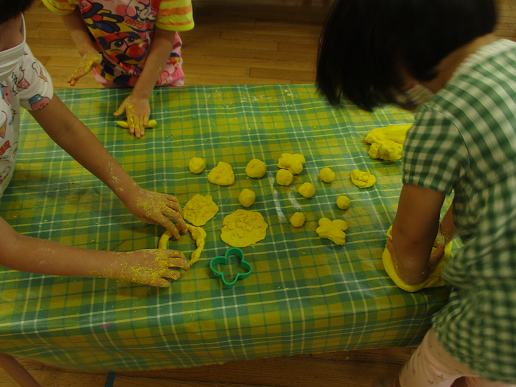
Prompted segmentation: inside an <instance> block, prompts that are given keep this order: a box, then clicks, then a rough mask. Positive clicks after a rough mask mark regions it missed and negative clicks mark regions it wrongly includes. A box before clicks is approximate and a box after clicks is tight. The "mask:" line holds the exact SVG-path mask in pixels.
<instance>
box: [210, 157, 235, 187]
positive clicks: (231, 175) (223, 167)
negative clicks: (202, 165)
mask: <svg viewBox="0 0 516 387" xmlns="http://www.w3.org/2000/svg"><path fill="white" fill-rule="evenodd" d="M208 180H209V181H210V182H212V183H213V184H217V185H222V186H226V185H231V184H233V183H234V182H235V172H233V167H232V166H231V165H229V164H228V163H225V162H224V161H219V163H218V164H217V166H216V167H215V168H213V169H212V170H211V172H210V173H208Z"/></svg>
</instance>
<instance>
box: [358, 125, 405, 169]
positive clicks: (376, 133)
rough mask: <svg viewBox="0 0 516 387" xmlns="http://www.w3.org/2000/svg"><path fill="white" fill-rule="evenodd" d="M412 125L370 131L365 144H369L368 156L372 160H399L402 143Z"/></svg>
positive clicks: (392, 126)
mask: <svg viewBox="0 0 516 387" xmlns="http://www.w3.org/2000/svg"><path fill="white" fill-rule="evenodd" d="M411 126H412V124H405V125H389V126H384V127H382V128H375V129H373V130H371V131H370V132H369V133H368V135H367V136H366V137H365V142H367V143H368V144H371V146H370V148H369V151H368V152H367V153H369V156H371V157H372V158H373V159H383V160H387V161H397V160H399V159H401V154H402V152H403V143H404V142H405V137H406V136H407V131H408V130H409V129H410V127H411Z"/></svg>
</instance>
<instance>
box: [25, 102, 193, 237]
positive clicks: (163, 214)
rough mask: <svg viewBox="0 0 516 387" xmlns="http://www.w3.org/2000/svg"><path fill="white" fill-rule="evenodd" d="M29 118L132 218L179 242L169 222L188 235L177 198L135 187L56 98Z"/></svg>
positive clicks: (93, 137) (114, 161)
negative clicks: (157, 226)
mask: <svg viewBox="0 0 516 387" xmlns="http://www.w3.org/2000/svg"><path fill="white" fill-rule="evenodd" d="M31 114H32V116H33V117H34V118H35V119H36V121H38V123H39V124H40V125H41V127H42V128H43V129H44V130H45V132H47V134H48V135H49V136H50V138H52V140H54V141H55V142H56V143H57V144H58V145H59V146H60V147H61V148H63V149H64V150H65V151H66V152H67V153H68V154H69V155H70V156H72V157H73V158H74V159H75V160H77V161H78V162H79V163H80V164H81V165H82V166H83V167H85V168H86V169H87V170H88V171H90V172H91V173H92V174H94V175H95V176H96V177H97V178H99V179H100V180H101V181H102V182H103V183H104V184H106V185H107V186H108V187H109V188H111V190H112V191H113V192H114V193H115V194H116V195H117V196H118V198H119V199H120V200H121V201H122V203H124V205H125V206H126V207H127V208H128V209H129V211H131V213H132V214H133V215H134V216H136V217H137V218H138V219H140V220H142V221H144V222H147V223H152V224H161V225H162V226H165V227H166V228H167V230H168V231H169V232H170V233H171V234H172V235H173V236H174V237H175V238H179V232H178V231H177V229H176V227H175V226H174V223H173V222H172V221H171V220H170V219H169V218H171V219H174V220H175V221H176V223H177V226H178V227H179V228H180V229H181V231H182V232H183V233H184V232H186V231H187V228H186V223H185V221H184V220H183V217H182V215H181V206H180V205H179V203H178V201H177V198H175V197H174V196H171V195H166V194H162V193H158V192H152V191H147V190H145V189H142V188H141V187H140V186H138V184H136V182H135V181H134V180H133V179H132V178H131V177H130V176H129V175H128V174H127V172H125V171H124V169H123V168H122V167H121V166H120V164H118V162H117V161H116V160H115V159H114V158H113V156H111V154H110V153H109V152H108V150H107V149H106V148H105V147H104V146H103V145H102V144H101V143H100V141H99V140H98V139H97V137H95V135H94V134H93V133H91V131H90V130H89V129H88V128H87V127H86V126H85V125H84V124H83V123H82V122H81V121H80V120H79V119H78V118H77V117H76V116H75V115H74V114H73V113H72V112H71V111H70V110H69V109H68V108H67V107H66V106H65V105H64V104H63V102H62V101H61V100H60V99H59V97H58V96H57V95H55V94H54V96H53V98H52V100H51V101H50V103H49V104H48V105H47V106H45V107H44V108H42V109H40V110H37V111H31Z"/></svg>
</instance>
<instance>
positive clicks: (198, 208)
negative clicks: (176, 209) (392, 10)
mask: <svg viewBox="0 0 516 387" xmlns="http://www.w3.org/2000/svg"><path fill="white" fill-rule="evenodd" d="M217 212H219V207H218V206H217V204H215V202H214V201H213V198H212V197H211V195H206V196H202V195H199V194H197V195H195V196H194V197H193V198H191V199H190V200H189V201H188V203H186V204H185V206H184V208H183V217H184V218H185V219H186V220H187V221H189V222H190V223H192V224H193V225H195V226H203V225H205V224H206V222H207V221H208V220H210V219H211V218H213V217H214V216H215V214H216V213H217Z"/></svg>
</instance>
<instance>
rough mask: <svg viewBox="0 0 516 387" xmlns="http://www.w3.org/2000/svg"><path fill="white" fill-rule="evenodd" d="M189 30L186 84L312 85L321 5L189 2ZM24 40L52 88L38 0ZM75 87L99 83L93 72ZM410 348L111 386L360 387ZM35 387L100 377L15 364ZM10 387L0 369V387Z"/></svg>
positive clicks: (55, 24) (58, 78)
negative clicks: (191, 16)
mask: <svg viewBox="0 0 516 387" xmlns="http://www.w3.org/2000/svg"><path fill="white" fill-rule="evenodd" d="M193 3H194V18H195V22H196V27H195V29H194V30H192V31H188V32H185V33H182V34H181V36H182V39H183V58H184V71H185V74H186V78H185V79H186V85H208V84H259V83H260V84H286V83H313V82H314V80H315V60H316V53H317V43H318V40H319V33H320V29H321V25H322V23H323V21H324V18H325V15H326V14H327V12H328V9H329V7H330V6H331V1H330V0H314V1H310V0H216V1H214V0H194V2H193ZM25 19H26V25H27V42H28V44H29V45H30V47H31V49H32V51H33V53H34V54H35V55H36V57H37V58H38V59H39V60H40V61H41V62H42V63H43V64H44V65H45V66H46V68H47V69H48V70H49V72H50V74H51V76H52V78H53V80H54V87H55V88H68V87H70V86H68V84H67V83H66V78H67V76H68V75H69V74H71V73H72V72H73V70H74V69H75V66H76V65H77V63H78V62H79V55H78V53H77V52H76V51H75V48H74V45H73V42H72V40H71V39H70V38H69V36H68V34H67V31H66V29H65V27H64V25H63V23H62V22H61V18H60V17H59V16H56V15H53V14H51V13H50V11H48V10H47V9H46V8H45V7H44V6H43V4H41V0H37V1H36V3H35V5H34V6H33V7H32V9H31V10H30V11H28V12H27V13H26V15H25ZM515 32H516V0H506V1H505V3H504V5H503V6H502V9H501V17H500V19H499V25H498V28H497V34H498V35H499V36H501V37H505V38H509V39H513V40H515V36H516V34H515ZM75 87H85V88H89V87H99V85H98V83H96V82H95V80H94V78H93V76H91V75H89V76H87V77H85V78H83V79H81V80H80V81H79V83H78V85H77V86H75ZM410 353H411V349H410V348H388V349H377V350H363V351H353V352H338V353H329V354H320V355H310V356H292V357H281V358H272V359H256V360H246V361H236V362H231V363H227V364H224V365H213V366H205V367H196V368H190V369H179V370H169V371H159V372H157V371H155V372H136V373H128V372H124V373H117V375H116V378H115V382H114V386H115V387H129V386H135V387H136V386H138V387H147V386H149V387H150V386H152V387H172V386H174V387H176V386H188V387H201V386H203V387H206V386H219V387H243V386H274V387H280V386H281V387H301V386H314V387H337V386H338V387H358V386H360V387H363V386H370V385H371V383H372V381H373V380H375V379H377V378H379V377H382V376H386V375H389V374H394V373H396V372H397V371H398V370H399V368H400V367H401V365H402V364H403V363H404V362H405V361H406V360H407V359H408V358H409V357H410ZM22 364H23V365H24V366H25V367H26V368H27V369H28V370H29V372H31V373H32V374H33V375H34V377H35V378H36V379H37V380H38V381H39V382H40V383H41V385H42V386H51V387H64V386H73V387H83V386H84V387H96V386H104V385H105V383H106V377H107V374H102V373H82V372H74V371H68V370H63V369H56V368H54V367H49V366H45V365H42V364H40V363H37V362H34V361H25V360H22ZM15 386H17V384H16V383H14V382H13V381H12V380H11V379H10V378H9V377H8V376H7V375H6V373H5V371H3V370H2V369H1V368H0V387H15Z"/></svg>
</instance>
